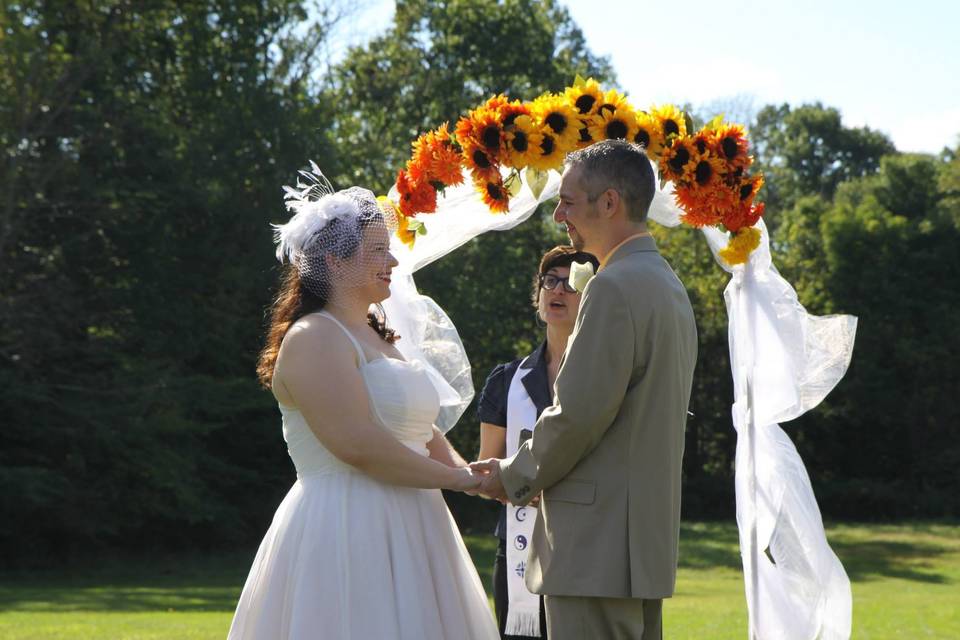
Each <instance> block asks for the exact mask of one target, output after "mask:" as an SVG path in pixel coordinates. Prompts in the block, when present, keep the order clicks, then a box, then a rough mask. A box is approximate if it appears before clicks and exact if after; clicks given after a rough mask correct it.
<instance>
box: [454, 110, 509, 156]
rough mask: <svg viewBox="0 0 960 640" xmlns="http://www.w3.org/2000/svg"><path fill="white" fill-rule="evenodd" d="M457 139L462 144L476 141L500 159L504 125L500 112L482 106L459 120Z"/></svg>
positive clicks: (491, 154) (489, 153)
mask: <svg viewBox="0 0 960 640" xmlns="http://www.w3.org/2000/svg"><path fill="white" fill-rule="evenodd" d="M457 140H459V141H460V144H461V146H464V147H466V146H467V144H468V143H471V142H472V143H474V144H476V145H479V146H482V147H483V148H484V149H486V151H487V153H488V155H490V156H492V159H493V160H499V154H500V150H501V147H502V146H503V126H502V122H501V119H500V112H499V111H494V110H491V109H487V108H485V107H480V108H478V109H474V110H473V111H471V112H470V113H469V114H467V116H466V117H463V118H460V121H459V122H457Z"/></svg>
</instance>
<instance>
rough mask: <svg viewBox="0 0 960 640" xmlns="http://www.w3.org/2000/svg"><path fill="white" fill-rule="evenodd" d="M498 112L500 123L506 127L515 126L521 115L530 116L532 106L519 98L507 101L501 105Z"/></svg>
mask: <svg viewBox="0 0 960 640" xmlns="http://www.w3.org/2000/svg"><path fill="white" fill-rule="evenodd" d="M498 113H499V114H500V124H501V126H502V127H503V128H504V129H506V128H507V127H510V126H513V123H514V121H515V120H516V119H517V118H519V117H520V116H529V115H530V106H529V105H526V104H524V103H522V102H520V101H519V100H514V101H513V102H507V103H506V104H503V105H501V107H500V108H499V109H498Z"/></svg>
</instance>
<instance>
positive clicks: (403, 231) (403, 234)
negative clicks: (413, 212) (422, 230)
mask: <svg viewBox="0 0 960 640" xmlns="http://www.w3.org/2000/svg"><path fill="white" fill-rule="evenodd" d="M410 220H412V218H409V217H407V216H404V215H401V216H397V231H396V233H397V237H398V238H400V241H401V242H402V243H403V244H405V245H407V246H408V247H410V248H411V249H412V248H413V245H414V244H415V243H416V241H417V232H416V231H415V230H413V229H411V228H410Z"/></svg>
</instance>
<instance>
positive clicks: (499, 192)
mask: <svg viewBox="0 0 960 640" xmlns="http://www.w3.org/2000/svg"><path fill="white" fill-rule="evenodd" d="M487 194H488V195H489V196H490V197H491V198H493V199H494V200H503V189H501V188H500V185H497V184H494V183H492V182H488V183H487Z"/></svg>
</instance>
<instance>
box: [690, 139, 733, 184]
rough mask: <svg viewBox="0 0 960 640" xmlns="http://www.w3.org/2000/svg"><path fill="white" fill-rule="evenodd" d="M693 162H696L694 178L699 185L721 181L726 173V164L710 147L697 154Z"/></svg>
mask: <svg viewBox="0 0 960 640" xmlns="http://www.w3.org/2000/svg"><path fill="white" fill-rule="evenodd" d="M694 144H696V143H694ZM692 162H693V163H694V166H693V179H694V181H695V182H696V183H697V186H699V187H707V186H711V185H713V184H715V183H717V182H721V181H722V180H723V177H724V176H725V175H726V172H727V166H726V164H725V163H724V162H723V160H722V159H721V158H719V157H718V156H716V155H714V154H713V153H712V152H711V151H710V150H709V149H707V150H706V151H705V152H703V153H699V154H697V156H696V157H695V158H694V159H693V161H692Z"/></svg>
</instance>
